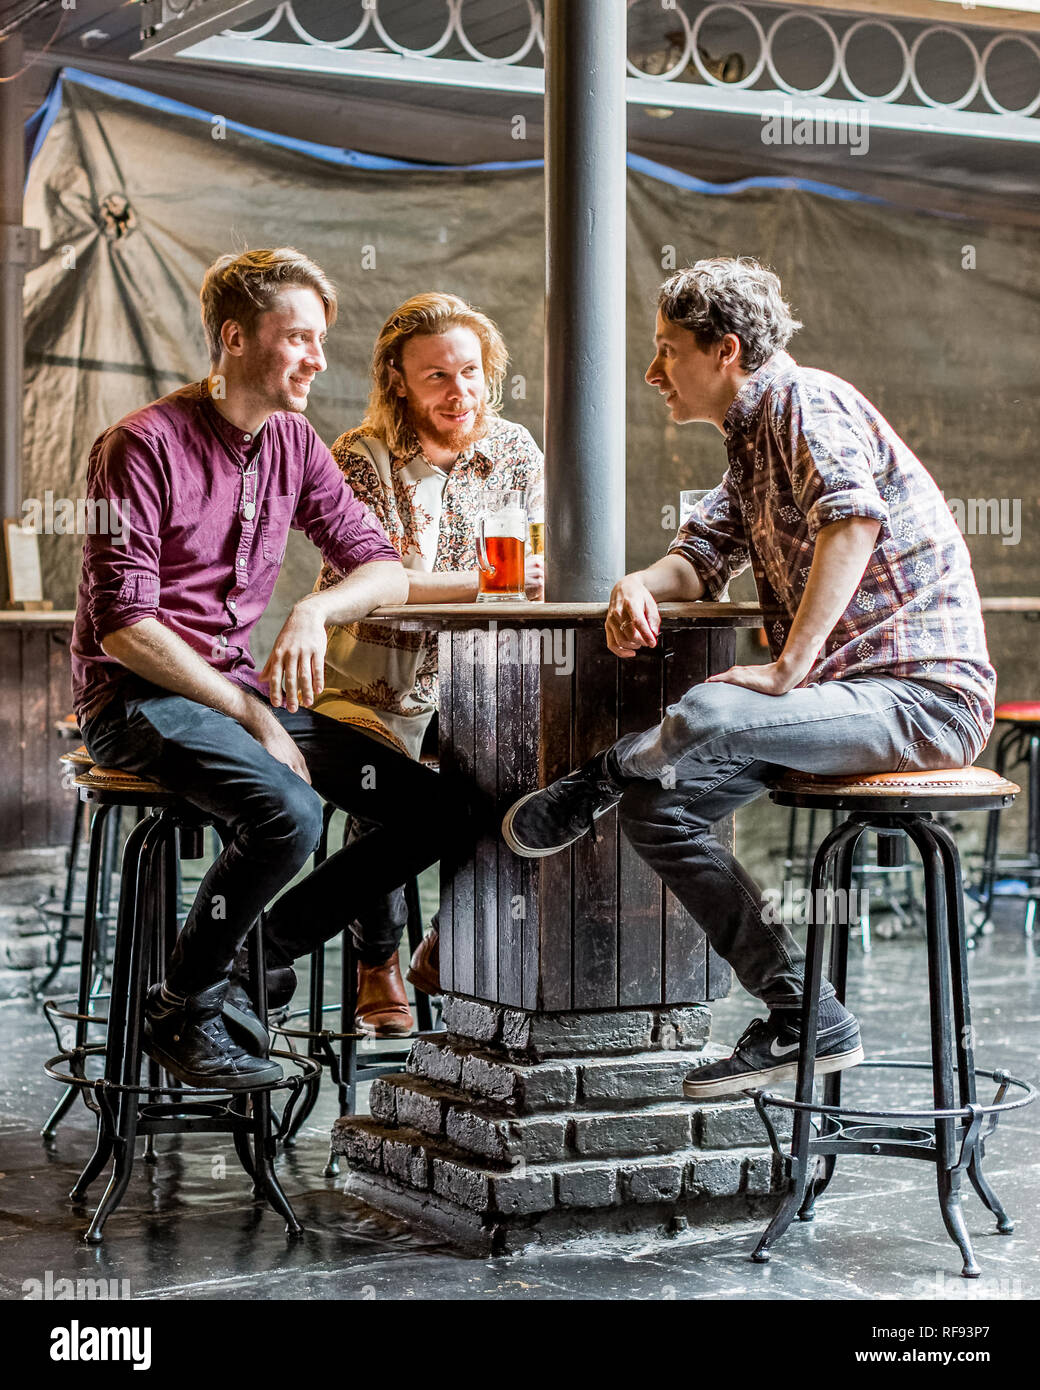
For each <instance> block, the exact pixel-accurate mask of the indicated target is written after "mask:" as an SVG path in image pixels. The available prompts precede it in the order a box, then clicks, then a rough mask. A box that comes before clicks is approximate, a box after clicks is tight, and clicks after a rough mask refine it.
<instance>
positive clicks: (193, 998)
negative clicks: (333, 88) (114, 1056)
mask: <svg viewBox="0 0 1040 1390" xmlns="http://www.w3.org/2000/svg"><path fill="white" fill-rule="evenodd" d="M226 993H227V981H226V980H220V981H219V982H218V983H217V984H215V985H211V986H210V987H209V989H204V990H201V991H200V992H199V993H198V994H189V995H188V996H187V997H186V998H181V997H179V996H178V995H175V994H170V993H168V992H167V991H166V990H165V989H164V987H163V986H162V985H153V986H152V987H151V989H150V990H149V991H148V998H147V1001H146V1003H145V1010H144V1050H145V1052H147V1053H148V1056H149V1057H151V1058H153V1060H155V1061H156V1062H158V1063H159V1065H160V1066H162V1067H165V1068H166V1070H167V1071H168V1072H169V1073H170V1074H171V1075H172V1076H175V1077H176V1078H177V1080H178V1081H181V1082H183V1083H184V1085H185V1086H207V1087H211V1088H218V1089H219V1090H221V1091H249V1090H251V1089H252V1088H253V1087H255V1086H264V1085H267V1084H268V1083H269V1082H272V1081H280V1080H281V1079H282V1069H281V1067H280V1066H279V1065H278V1063H277V1062H271V1061H266V1060H264V1059H263V1058H260V1057H254V1056H253V1055H252V1054H251V1053H249V1052H247V1051H246V1050H245V1048H243V1047H240V1046H239V1045H238V1043H236V1042H234V1041H233V1040H232V1039H231V1038H230V1037H229V1035H228V1031H227V1029H226V1028H225V1027H224V1021H223V1019H222V1018H221V1008H222V1006H223V1003H224V996H225V994H226ZM258 1021H259V1020H258Z"/></svg>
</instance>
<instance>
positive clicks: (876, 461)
mask: <svg viewBox="0 0 1040 1390" xmlns="http://www.w3.org/2000/svg"><path fill="white" fill-rule="evenodd" d="M723 423H724V427H725V433H726V452H727V454H728V456H729V468H728V470H727V472H726V474H725V476H724V477H723V479H722V482H721V483H720V484H719V486H718V487H716V488H715V489H714V490H713V491H712V492H709V493H708V494H707V495H706V496H705V497H702V498H701V499H700V501H699V502H698V504H697V506H696V507H695V509H694V511H693V513H692V514H691V515H690V516H689V517H688V518H687V520H686V522H685V523H684V525H683V526H682V528H681V529H680V531H679V534H678V535H677V536H676V538H675V540H674V542H673V543H672V545H671V547H670V550H671V551H676V552H678V553H680V554H681V555H683V556H684V557H685V558H686V559H687V560H689V561H690V563H691V564H692V565H693V566H694V568H695V569H696V570H697V572H698V574H699V575H700V577H701V579H702V580H703V581H704V585H705V589H706V591H707V593H708V595H709V596H710V597H712V598H717V597H718V595H719V594H720V593H721V592H722V590H723V589H724V588H725V586H726V584H727V583H728V582H729V580H730V579H731V578H732V577H733V576H734V575H736V574H739V573H740V572H741V571H742V570H744V569H746V568H747V566H748V565H749V564H750V565H752V566H753V569H754V575H755V583H756V585H757V586H758V594H759V600H760V602H761V604H762V608H763V610H764V612H765V615H766V616H765V624H766V631H767V633H768V636H769V646H770V650H771V652H772V656H773V659H774V660H775V659H776V658H777V657H778V656H779V655H780V653H781V651H782V650H783V646H784V643H785V641H786V640H787V634H788V632H789V630H790V627H791V623H792V621H793V620H794V616H795V613H796V612H797V610H798V604H799V602H800V601H801V597H802V592H803V590H804V588H805V582H806V580H807V579H808V577H809V568H810V566H811V564H812V559H813V553H814V550H815V542H816V535H817V533H818V532H819V530H820V528H821V527H822V526H827V525H829V524H830V523H831V522H835V521H843V520H845V519H846V518H847V517H854V516H863V517H873V518H874V519H875V520H877V521H880V523H881V531H880V532H879V534H878V539H877V543H876V545H875V548H874V551H873V553H872V555H871V557H870V560H869V562H868V564H867V568H866V571H865V573H864V575H863V578H862V580H861V581H860V585H859V588H858V589H857V590H856V592H855V594H854V595H853V597H852V601H851V603H850V604H849V606H848V608H847V609H846V610H845V612H844V614H843V615H842V616H841V618H840V619H839V620H838V622H837V623H836V624H835V627H834V629H833V631H832V632H831V634H830V636H829V637H828V638H827V641H826V642H825V643H824V646H823V649H822V651H821V652H820V655H819V657H818V658H817V660H816V662H815V664H814V665H813V668H812V670H811V671H810V672H809V674H808V675H807V676H806V678H805V680H804V681H802V684H803V685H809V684H813V683H815V682H817V681H824V680H840V679H843V678H848V677H850V676H875V675H888V676H897V677H905V678H909V679H917V680H924V681H931V682H932V683H934V684H938V685H943V686H947V687H949V688H950V689H952V690H954V691H955V692H956V693H957V694H958V695H959V696H960V697H961V699H962V700H963V701H964V702H965V703H966V705H967V707H968V709H969V710H970V712H971V716H972V719H973V721H974V723H975V724H977V725H978V728H979V731H980V732H981V733H982V735H983V736H984V737H985V736H988V734H989V732H990V730H991V728H992V727H993V698H994V693H995V689H996V674H995V673H994V670H993V667H992V666H991V665H990V662H989V654H988V652H987V650H986V634H985V629H984V627H983V623H982V611H981V606H980V603H979V594H978V590H977V588H976V586H975V579H974V576H973V574H972V569H971V559H970V557H969V555H968V548H967V546H966V545H965V543H964V539H963V537H962V536H961V534H960V532H959V531H958V529H957V527H956V525H955V523H954V520H953V517H952V515H951V513H950V510H949V508H948V507H947V505H946V503H945V501H944V500H943V496H942V493H941V492H940V491H939V489H938V487H937V486H936V484H935V482H934V480H933V479H932V477H931V475H930V474H929V473H928V471H927V470H926V469H925V467H924V465H923V464H922V463H921V462H920V461H919V460H918V459H917V458H916V457H915V456H914V455H913V454H912V453H911V451H910V450H909V449H908V448H907V446H906V445H905V444H904V443H903V441H902V440H901V439H900V438H899V436H898V435H897V434H896V432H895V430H893V428H892V426H891V425H890V424H889V423H888V421H887V420H886V419H885V418H884V416H883V415H882V414H881V413H880V412H879V411H878V410H877V409H875V407H874V406H872V405H871V403H870V402H869V401H868V400H866V399H865V398H864V397H863V396H861V395H860V393H859V392H858V391H857V390H856V389H855V387H853V386H850V385H849V383H848V382H846V381H842V380H841V379H840V378H839V377H836V376H831V375H830V373H829V372H821V371H816V370H814V369H813V368H809V367H800V366H799V365H798V364H797V362H795V360H794V359H793V358H792V357H790V356H789V355H788V354H787V353H786V352H777V353H774V354H773V356H772V357H771V358H770V359H769V360H768V362H766V363H764V364H763V366H761V367H760V368H759V369H758V370H757V371H756V372H754V373H753V374H752V375H751V376H750V377H749V378H748V380H747V381H746V382H745V383H744V385H743V386H742V387H741V388H740V390H739V391H738V392H737V395H736V397H735V398H734V400H733V403H732V404H731V406H730V408H729V410H728V411H727V412H726V418H725V420H724V422H723Z"/></svg>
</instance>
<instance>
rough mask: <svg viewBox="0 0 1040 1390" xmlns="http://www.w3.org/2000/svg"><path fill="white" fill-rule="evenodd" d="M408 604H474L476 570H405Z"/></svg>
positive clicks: (476, 588) (476, 585)
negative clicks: (431, 571)
mask: <svg viewBox="0 0 1040 1390" xmlns="http://www.w3.org/2000/svg"><path fill="white" fill-rule="evenodd" d="M406 573H407V575H408V602H409V603H474V602H475V601H476V597H477V592H478V582H477V571H476V570H441V571H439V572H438V573H437V574H427V573H426V572H425V571H424V570H407V571H406Z"/></svg>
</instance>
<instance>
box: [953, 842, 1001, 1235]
mask: <svg viewBox="0 0 1040 1390" xmlns="http://www.w3.org/2000/svg"><path fill="white" fill-rule="evenodd" d="M933 834H934V836H935V839H936V842H937V844H938V847H939V852H940V854H941V856H942V862H943V872H944V875H945V881H946V912H947V925H948V927H949V938H950V977H951V983H952V986H953V1026H954V1034H955V1037H956V1039H957V1073H958V1080H959V1083H960V1103H961V1106H962V1107H964V1106H968V1105H974V1104H975V1102H976V1094H975V1034H974V1030H973V1028H972V1022H971V998H970V993H969V986H968V953H967V950H966V943H965V928H964V892H963V886H962V884H961V872H960V860H959V856H958V854H957V846H956V843H955V842H954V839H953V837H952V835H951V834H950V833H949V831H948V830H946V829H945V828H944V827H943V826H940V825H935V826H933ZM982 1152H983V1151H982V1142H981V1140H980V1141H979V1143H977V1144H975V1145H973V1146H972V1150H971V1157H970V1159H969V1162H968V1177H969V1179H970V1180H971V1184H972V1186H973V1187H974V1189H975V1191H976V1192H977V1193H978V1194H979V1196H980V1197H981V1199H982V1201H983V1202H984V1203H985V1205H986V1206H987V1207H988V1208H989V1210H990V1211H991V1212H992V1213H993V1215H994V1216H995V1217H996V1218H997V1230H998V1231H999V1232H1000V1234H1001V1235H1009V1234H1010V1233H1011V1232H1012V1231H1013V1230H1014V1229H1015V1226H1014V1222H1013V1221H1012V1220H1011V1219H1010V1218H1009V1216H1008V1214H1007V1212H1006V1211H1005V1210H1004V1208H1003V1206H1002V1205H1001V1202H1000V1199H999V1198H998V1197H997V1195H996V1193H995V1192H994V1191H993V1189H992V1188H991V1187H990V1185H989V1183H988V1182H987V1181H986V1178H985V1176H984V1175H983V1172H982Z"/></svg>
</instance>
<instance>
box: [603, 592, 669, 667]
mask: <svg viewBox="0 0 1040 1390" xmlns="http://www.w3.org/2000/svg"><path fill="white" fill-rule="evenodd" d="M604 627H605V629H606V633H607V646H608V647H609V648H610V650H611V651H612V652H613V653H614V655H615V656H622V657H625V656H635V654H636V652H637V651H639V649H640V648H641V647H656V646H657V637H658V634H659V633H660V631H661V614H660V613H659V612H658V608H657V603H656V601H655V599H654V596H653V594H652V593H651V592H650V590H649V589H648V588H647V586H646V584H644V582H643V581H642V579H640V577H639V576H638V575H637V574H626V575H625V577H624V579H619V580H618V582H617V583H616V584H615V585H614V587H613V589H611V591H610V602H609V603H608V605H607V619H606V622H605V623H604Z"/></svg>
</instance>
